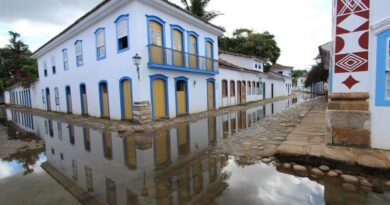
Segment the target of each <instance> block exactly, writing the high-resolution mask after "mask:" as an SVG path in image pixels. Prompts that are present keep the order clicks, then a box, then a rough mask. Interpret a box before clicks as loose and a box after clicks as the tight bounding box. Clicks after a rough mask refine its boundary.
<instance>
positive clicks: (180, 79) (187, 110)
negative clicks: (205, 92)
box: [174, 76, 190, 116]
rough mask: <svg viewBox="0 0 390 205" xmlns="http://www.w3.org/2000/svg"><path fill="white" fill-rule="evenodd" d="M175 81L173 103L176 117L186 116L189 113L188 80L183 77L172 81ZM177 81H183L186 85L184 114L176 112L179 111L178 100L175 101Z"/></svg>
mask: <svg viewBox="0 0 390 205" xmlns="http://www.w3.org/2000/svg"><path fill="white" fill-rule="evenodd" d="M174 80H175V102H176V116H178V114H188V113H189V112H190V110H189V101H188V100H189V98H188V96H189V94H188V78H186V77H184V76H180V77H177V78H175V79H174ZM178 81H184V82H185V83H186V86H185V92H186V113H179V112H178V110H179V104H178V99H177V90H176V89H177V82H178Z"/></svg>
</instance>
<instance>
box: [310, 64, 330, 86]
mask: <svg viewBox="0 0 390 205" xmlns="http://www.w3.org/2000/svg"><path fill="white" fill-rule="evenodd" d="M328 77H329V71H328V70H326V69H325V68H324V66H323V65H322V64H317V65H313V66H312V68H311V70H310V71H309V73H308V74H307V78H306V81H305V87H309V86H311V85H313V84H315V83H319V82H327V80H328Z"/></svg>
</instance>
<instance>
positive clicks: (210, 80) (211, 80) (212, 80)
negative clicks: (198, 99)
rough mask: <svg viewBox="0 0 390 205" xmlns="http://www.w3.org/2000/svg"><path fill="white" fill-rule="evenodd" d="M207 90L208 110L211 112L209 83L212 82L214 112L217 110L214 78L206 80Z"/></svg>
mask: <svg viewBox="0 0 390 205" xmlns="http://www.w3.org/2000/svg"><path fill="white" fill-rule="evenodd" d="M206 82H207V83H206V90H207V95H206V96H207V97H206V99H207V110H210V109H209V107H210V104H209V82H211V83H212V84H213V104H214V106H213V110H215V109H216V108H217V104H216V100H215V99H216V98H215V79H214V78H209V79H207V80H206Z"/></svg>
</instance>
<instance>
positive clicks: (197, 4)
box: [181, 0, 222, 21]
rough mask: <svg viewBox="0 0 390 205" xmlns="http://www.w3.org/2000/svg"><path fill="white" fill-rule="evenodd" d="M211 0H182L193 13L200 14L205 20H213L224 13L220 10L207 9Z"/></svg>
mask: <svg viewBox="0 0 390 205" xmlns="http://www.w3.org/2000/svg"><path fill="white" fill-rule="evenodd" d="M210 1H211V0H189V1H188V0H181V2H182V3H183V5H184V7H185V9H186V10H187V11H189V12H190V13H191V14H193V15H195V16H198V17H199V18H201V19H203V20H205V21H211V20H213V19H215V18H216V17H217V16H220V15H222V13H220V12H218V11H207V10H206V9H207V6H208V5H209V3H210Z"/></svg>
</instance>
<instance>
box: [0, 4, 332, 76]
mask: <svg viewBox="0 0 390 205" xmlns="http://www.w3.org/2000/svg"><path fill="white" fill-rule="evenodd" d="M1 1H2V3H1V4H2V5H1V7H0V47H3V46H4V45H5V44H6V43H7V41H8V31H9V30H13V31H16V32H18V33H20V34H21V35H22V37H23V40H24V41H25V42H26V43H27V44H28V45H30V48H31V50H35V49H37V48H39V47H40V46H41V45H43V44H44V43H45V42H47V41H48V40H50V39H51V38H52V37H54V36H55V35H56V34H58V33H59V32H61V31H62V30H63V29H65V28H66V27H67V26H69V25H70V24H71V23H73V22H74V21H75V20H76V19H77V18H79V17H80V16H81V15H83V14H84V13H85V12H87V11H88V10H90V9H91V8H93V7H94V6H95V5H96V4H98V3H99V2H100V0H66V1H64V0H39V1H31V0H18V1H15V0H1ZM172 2H174V3H177V4H180V0H172ZM331 6H332V2H331V1H329V0H294V1H291V0H240V1H239V3H237V2H236V3H233V1H226V0H212V1H211V3H210V7H209V9H210V10H217V11H220V12H222V13H224V15H223V16H220V17H218V18H217V19H215V20H214V21H213V23H214V24H217V25H220V26H223V27H225V28H226V30H227V32H226V34H225V35H231V33H232V31H233V30H234V29H236V28H241V27H245V28H250V29H254V30H255V31H259V32H263V31H269V32H271V33H272V34H274V35H275V36H276V40H277V42H278V45H279V47H280V48H281V50H282V55H281V57H280V59H279V63H281V64H285V65H291V66H294V67H295V68H296V69H303V68H307V67H309V66H310V65H311V64H314V60H313V58H314V57H315V56H316V55H317V53H318V46H319V45H322V44H325V43H327V42H328V41H330V39H331Z"/></svg>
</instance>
